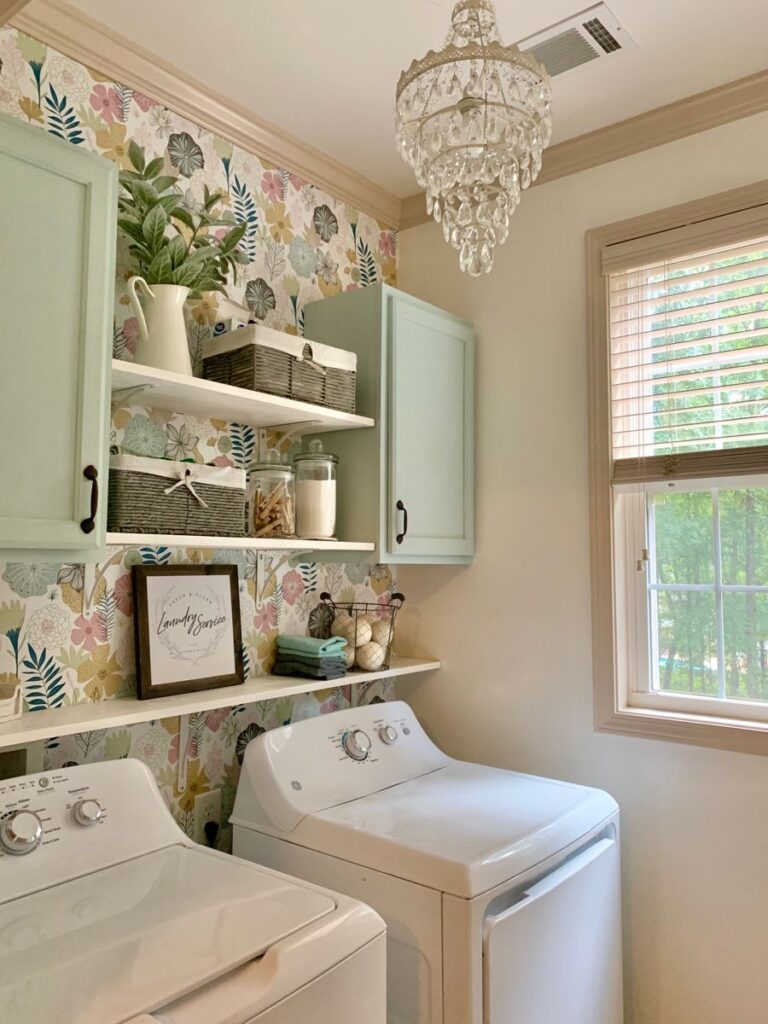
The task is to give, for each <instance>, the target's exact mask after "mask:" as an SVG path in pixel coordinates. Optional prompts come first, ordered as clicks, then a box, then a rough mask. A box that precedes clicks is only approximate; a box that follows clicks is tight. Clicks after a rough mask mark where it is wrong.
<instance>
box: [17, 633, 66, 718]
mask: <svg viewBox="0 0 768 1024" xmlns="http://www.w3.org/2000/svg"><path fill="white" fill-rule="evenodd" d="M22 665H23V667H24V676H25V679H26V682H27V686H26V689H25V694H24V695H25V699H26V702H27V706H28V707H29V710H30V711H45V710H46V709H48V708H59V707H61V705H62V704H63V703H64V679H63V678H62V674H61V669H60V668H59V666H58V664H57V663H56V660H55V659H54V658H53V657H52V656H50V655H49V654H48V652H47V651H46V649H45V648H44V647H43V648H41V650H40V651H36V650H35V648H34V647H33V646H32V645H31V644H28V645H27V657H26V658H24V660H23V661H22Z"/></svg>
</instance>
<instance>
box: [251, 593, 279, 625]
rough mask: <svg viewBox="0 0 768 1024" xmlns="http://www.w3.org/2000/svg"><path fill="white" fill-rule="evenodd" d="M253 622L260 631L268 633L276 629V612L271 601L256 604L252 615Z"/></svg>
mask: <svg viewBox="0 0 768 1024" xmlns="http://www.w3.org/2000/svg"><path fill="white" fill-rule="evenodd" d="M253 624H254V625H255V626H256V629H258V630H259V632H260V633H269V632H270V631H271V630H273V629H277V612H276V611H275V606H274V605H273V604H272V602H271V601H267V602H266V604H260V605H258V606H257V608H256V611H255V612H254V615H253Z"/></svg>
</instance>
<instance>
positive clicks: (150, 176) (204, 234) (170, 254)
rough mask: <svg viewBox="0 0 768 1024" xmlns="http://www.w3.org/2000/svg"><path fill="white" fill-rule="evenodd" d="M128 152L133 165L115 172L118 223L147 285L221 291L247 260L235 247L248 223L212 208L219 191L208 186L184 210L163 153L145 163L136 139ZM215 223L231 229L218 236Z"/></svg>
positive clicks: (196, 291)
mask: <svg viewBox="0 0 768 1024" xmlns="http://www.w3.org/2000/svg"><path fill="white" fill-rule="evenodd" d="M128 152H129V156H130V159H131V163H132V164H133V166H134V168H135V170H133V171H121V172H120V185H121V193H120V197H119V199H118V220H117V224H118V228H119V230H120V231H121V233H122V234H123V235H125V236H126V237H127V238H128V239H129V242H130V244H129V247H128V248H129V250H130V252H131V254H132V256H133V257H134V259H135V260H136V263H137V264H138V267H139V274H140V275H141V276H142V277H143V278H144V280H145V281H146V282H147V284H149V285H153V284H178V285H183V286H185V287H187V288H190V289H191V290H192V292H193V293H194V294H199V293H200V292H211V291H217V292H225V287H224V286H225V285H226V283H227V280H228V279H229V275H230V273H231V274H232V276H233V278H236V277H237V267H238V265H239V264H243V263H247V262H248V257H247V256H246V255H245V254H244V253H242V252H241V251H240V249H239V248H238V246H239V244H240V242H241V240H242V238H243V236H244V234H245V232H246V230H247V227H248V225H247V223H243V224H238V223H237V222H236V220H235V217H234V215H233V214H232V213H230V212H229V211H225V212H223V213H222V212H221V211H220V210H217V209H216V208H217V207H218V206H219V205H220V203H221V200H222V199H223V198H224V193H222V192H211V191H210V190H209V189H208V187H207V186H205V191H204V195H203V202H202V204H201V207H200V209H199V210H190V209H188V208H187V207H186V206H184V205H183V203H182V197H181V194H180V193H179V192H178V191H177V190H176V187H175V186H176V183H177V181H178V180H179V179H178V178H177V177H176V176H175V175H172V174H164V173H163V169H164V161H163V158H162V157H157V158H156V159H154V160H150V161H149V163H147V162H146V161H145V159H144V152H143V150H142V149H141V146H138V145H137V144H136V143H135V142H132V143H131V145H130V148H129V151H128ZM219 227H230V230H229V231H227V232H226V234H225V235H224V236H223V237H221V238H218V237H217V236H216V235H215V234H214V231H215V229H216V228H219Z"/></svg>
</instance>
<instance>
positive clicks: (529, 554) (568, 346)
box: [399, 115, 768, 1024]
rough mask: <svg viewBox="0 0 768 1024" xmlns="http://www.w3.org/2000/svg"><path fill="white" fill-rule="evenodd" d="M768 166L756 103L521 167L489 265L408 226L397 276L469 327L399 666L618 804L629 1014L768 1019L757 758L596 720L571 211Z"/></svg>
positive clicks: (460, 732) (684, 191)
mask: <svg viewBox="0 0 768 1024" xmlns="http://www.w3.org/2000/svg"><path fill="white" fill-rule="evenodd" d="M765 177H768V115H760V116H758V117H753V118H751V119H749V120H745V121H742V122H739V123H736V124H733V125H728V126H726V127H724V128H720V129H717V130H715V131H711V132H708V133H705V134H702V135H698V136H695V137H693V138H690V139H685V140H683V141H680V142H677V143H673V144H671V145H668V146H664V147H662V148H659V149H656V150H653V151H651V152H647V153H643V154H641V155H639V156H635V157H630V158H628V159H625V160H621V161H618V162H616V163H613V164H610V165H607V166H605V167H601V168H597V169H595V170H592V171H588V172H585V173H583V174H579V175H575V176H573V177H569V178H565V179H562V180H559V181H556V182H553V183H552V184H549V185H544V186H541V187H538V188H534V189H532V190H531V191H530V193H528V194H527V195H526V196H524V198H523V202H522V205H521V207H520V209H519V211H518V212H517V213H516V214H515V216H514V218H513V221H512V227H511V233H510V238H509V240H508V242H507V244H506V245H505V246H504V247H503V248H502V249H501V250H500V252H499V253H498V256H497V262H496V266H495V268H494V270H493V273H492V274H491V275H490V277H488V278H484V279H483V280H477V281H475V280H471V279H470V278H467V277H464V276H463V275H461V274H460V272H459V270H458V261H457V259H456V254H455V253H454V252H453V250H452V249H450V247H449V246H447V245H446V244H445V243H444V242H443V239H442V232H441V231H440V230H439V229H438V228H436V227H435V226H433V225H427V226H424V227H420V228H415V229H412V230H410V231H407V232H404V233H403V235H402V236H401V270H400V281H401V286H402V287H403V288H404V289H405V290H406V291H409V292H412V293H413V294H415V295H418V296H420V297H421V298H424V299H427V300H429V301H432V302H434V303H435V304H437V305H440V306H442V307H444V308H447V309H449V310H452V311H453V312H455V313H458V314H460V315H462V316H466V317H468V318H470V319H471V320H474V321H475V323H476V324H477V333H478V357H477V369H478V384H477V512H478V537H477V541H478V545H477V557H476V559H475V562H474V564H473V565H472V566H471V567H469V568H465V569H453V568H444V567H429V568H418V569H417V568H411V569H404V570H403V571H402V572H401V573H399V582H400V583H401V589H402V590H403V591H404V593H405V594H407V596H408V605H407V606H406V607H407V608H410V609H411V610H410V612H409V618H410V621H409V632H411V633H412V634H413V638H412V639H411V644H412V649H413V650H414V651H417V652H418V653H431V654H435V655H439V656H440V657H441V658H442V659H443V660H444V664H445V668H444V669H443V670H442V671H441V672H440V673H438V674H436V675H435V676H434V677H432V678H431V679H429V680H428V681H426V682H423V683H421V684H419V683H416V684H414V687H413V688H410V687H408V688H406V687H405V686H404V687H401V692H402V694H403V696H404V697H405V698H406V699H410V700H411V701H412V702H413V703H414V704H415V706H416V708H417V710H418V711H419V712H420V713H421V715H422V716H423V718H424V720H425V721H426V723H427V726H428V727H429V729H430V731H431V732H432V734H433V735H434V736H435V738H436V739H437V740H438V741H439V742H440V743H442V744H444V745H445V747H446V748H447V749H448V750H449V751H450V752H451V753H453V754H455V755H458V756H460V757H465V758H469V759H476V760H479V761H487V762H490V763H493V764H497V765H502V766H505V767H509V768H518V769H523V770H526V771H531V772H536V773H540V774H542V775H552V776H557V777H560V778H564V779H570V780H573V781H576V782H582V783H588V784H590V785H595V786H601V787H604V788H605V789H608V790H610V792H612V793H613V794H614V795H615V796H616V798H617V799H618V800H619V802H620V804H621V807H622V813H623V819H622V820H623V843H624V893H625V896H624V901H625V902H624V913H625V938H626V942H625V946H626V948H625V960H626V977H627V1011H628V1012H627V1021H628V1022H630V1024H765V1022H766V1021H768V758H761V757H756V756H750V755H740V754H732V753H725V752H722V751H717V750H707V749H700V748H695V747H686V746H683V745H678V744H672V743H665V742H661V741H650V740H648V741H646V740H640V739H634V738H623V737H616V736H609V735H605V734H600V733H595V732H594V731H593V728H592V679H591V658H590V624H589V562H588V557H589V552H588V543H589V540H588V531H587V511H588V509H587V502H588V497H587V406H586V381H585V373H586V369H585V366H586V358H585V310H584V255H583V252H584V232H585V231H586V230H587V229H589V228H593V227H597V226H599V225H601V224H605V223H609V222H612V221H615V220H621V219H623V218H625V217H630V216H634V215H636V214H641V213H646V212H649V211H652V210H655V209H661V208H663V207H666V206H671V205H674V204H676V203H681V202H684V201H686V200H689V199H694V198H698V197H701V196H705V195H709V194H712V193H715V192H719V191H723V190H725V189H729V188H735V187H736V186H738V185H743V184H747V183H749V182H753V181H758V180H760V179H762V178H765Z"/></svg>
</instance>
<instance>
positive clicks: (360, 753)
mask: <svg viewBox="0 0 768 1024" xmlns="http://www.w3.org/2000/svg"><path fill="white" fill-rule="evenodd" d="M341 745H342V746H343V747H344V751H345V753H346V754H348V755H349V757H351V758H352V760H353V761H364V760H365V759H366V757H368V755H369V754H370V752H371V738H370V736H369V735H368V733H366V732H363V730H362V729H352V731H351V732H345V733H344V736H343V737H342V740H341Z"/></svg>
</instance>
